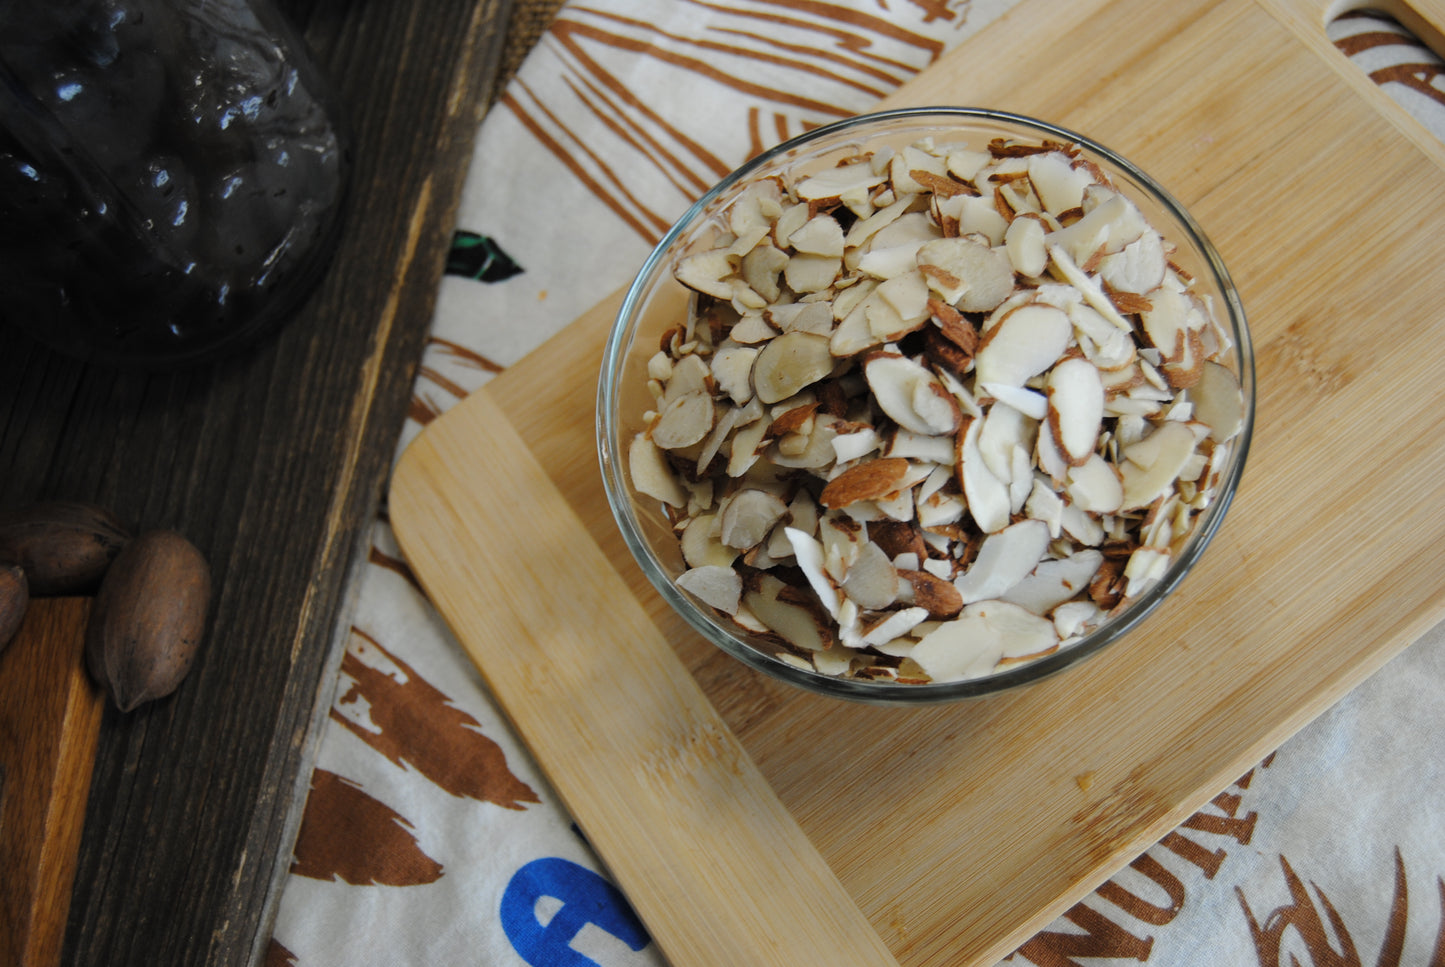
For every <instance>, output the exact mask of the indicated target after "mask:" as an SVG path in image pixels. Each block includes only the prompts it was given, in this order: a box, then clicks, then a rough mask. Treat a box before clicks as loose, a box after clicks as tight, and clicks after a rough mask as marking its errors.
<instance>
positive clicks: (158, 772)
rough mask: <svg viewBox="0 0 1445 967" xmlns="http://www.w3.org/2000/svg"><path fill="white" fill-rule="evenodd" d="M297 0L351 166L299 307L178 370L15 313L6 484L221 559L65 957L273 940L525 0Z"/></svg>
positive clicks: (91, 842) (121, 784)
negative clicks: (274, 328) (351, 601)
mask: <svg viewBox="0 0 1445 967" xmlns="http://www.w3.org/2000/svg"><path fill="white" fill-rule="evenodd" d="M284 6H285V7H286V8H287V9H288V11H289V12H291V13H292V14H293V15H294V17H295V19H296V21H297V23H298V25H299V26H301V27H303V28H304V30H305V35H306V37H307V39H308V41H309V42H310V43H311V45H312V47H313V48H314V50H315V51H316V55H317V59H318V60H319V62H320V63H321V64H322V66H323V68H324V69H325V70H326V71H327V73H328V74H329V76H330V79H331V81H332V83H333V85H334V87H335V88H336V89H337V92H338V95H339V101H340V103H341V105H342V109H343V111H344V112H345V115H346V120H347V121H348V122H349V124H350V127H351V131H352V135H353V145H354V148H353V153H354V158H355V165H356V167H355V177H354V181H353V183H352V194H351V198H350V201H349V210H348V212H347V215H346V219H347V220H346V225H345V230H344V238H343V241H342V244H341V248H340V250H339V252H338V254H337V257H336V259H335V261H334V262H333V264H332V266H331V269H330V271H329V274H328V275H327V277H326V278H325V280H324V281H323V282H322V284H321V287H320V288H319V289H318V291H316V292H315V293H314V295H313V297H312V298H311V299H310V301H309V302H308V303H307V305H306V306H305V307H304V308H303V310H302V311H301V312H300V313H299V314H298V315H297V317H296V318H295V319H293V320H292V322H291V323H290V324H289V325H288V326H287V327H286V328H285V329H283V330H282V331H281V332H280V333H279V334H277V335H276V336H275V337H274V338H271V339H269V340H267V341H266V342H264V343H263V344H261V345H259V346H257V347H255V349H254V350H252V351H250V352H248V353H246V354H244V355H242V356H238V357H235V358H231V359H228V360H225V361H222V362H218V363H215V364H210V365H206V366H202V367H198V368H194V369H190V370H186V371H182V372H175V373H167V374H161V375H144V374H137V373H117V372H112V371H107V370H103V369H99V368H96V367H92V366H87V365H82V364H79V363H76V362H73V361H71V360H68V359H63V358H60V357H58V356H56V355H54V354H53V353H51V352H49V351H48V350H45V349H42V348H39V347H37V346H35V345H33V344H31V343H30V342H28V341H26V340H24V339H23V338H22V337H21V336H20V335H18V334H16V333H14V332H11V331H8V330H7V331H0V467H3V468H4V473H0V506H7V507H10V506H17V505H20V504H23V503H27V502H29V501H32V500H36V499H41V498H69V499H84V500H93V501H96V502H99V503H101V504H104V505H106V506H109V507H111V508H113V509H114V510H115V511H117V512H118V513H119V514H120V515H121V516H122V518H124V519H126V520H127V521H129V522H130V523H132V524H134V525H138V526H146V527H158V526H164V527H170V528H174V529H176V530H179V531H181V532H182V533H184V534H185V535H186V536H187V537H189V538H190V539H191V540H192V541H193V542H194V543H195V544H196V545H197V546H198V547H199V548H200V549H201V550H202V551H203V552H204V553H205V554H206V556H207V558H208V559H209V561H210V563H211V566H212V570H213V574H214V578H215V588H216V592H215V595H214V597H213V601H212V609H211V618H210V622H209V626H208V630H207V634H206V640H205V643H204V646H203V649H202V652H201V654H200V656H199V657H198V660H197V663H196V666H195V667H194V668H193V669H192V671H191V674H190V676H189V677H188V679H187V680H186V682H185V683H184V684H183V686H182V688H181V689H180V691H179V692H178V693H177V694H176V695H174V696H173V697H171V698H169V699H166V700H164V701H161V702H158V703H155V704H154V705H151V706H147V707H143V708H141V709H139V710H137V711H135V712H133V713H131V714H129V715H119V714H117V713H116V712H115V711H114V709H107V710H106V713H105V717H104V720H103V724H102V726H101V729H100V735H99V748H98V752H97V756H96V764H95V770H94V780H93V782H92V785H91V793H90V797H89V802H88V807H87V818H86V822H85V832H84V836H83V838H82V842H81V847H80V854H79V861H78V868H77V875H76V886H75V891H74V897H73V902H72V903H71V906H70V917H69V924H68V928H67V930H66V941H65V961H66V962H67V963H74V964H94V965H105V967H120V965H125V964H146V965H152V964H166V965H172V964H174V965H187V967H191V965H199V964H236V965H241V964H252V963H257V962H259V960H260V957H261V956H262V953H263V952H264V947H265V944H266V942H267V941H268V940H269V938H270V927H271V921H272V919H273V917H274V912H275V907H276V900H277V898H278V896H279V891H280V884H281V882H282V880H283V878H284V876H285V874H286V871H287V868H288V866H289V863H290V851H291V844H292V842H293V841H294V838H295V830H296V824H297V823H298V822H299V815H300V808H301V805H302V804H303V802H304V796H305V789H306V783H307V780H308V779H309V775H310V766H309V762H310V757H311V755H312V752H313V746H314V741H315V738H316V736H317V735H318V733H319V729H318V725H319V723H320V722H322V721H324V719H325V715H326V711H327V709H328V708H329V706H330V702H331V692H332V690H333V689H334V686H335V682H336V664H337V662H338V661H339V655H340V651H339V648H338V645H337V643H338V641H339V640H341V639H339V638H338V637H337V636H338V632H339V631H341V632H344V630H345V628H344V621H343V620H342V619H343V618H344V616H345V614H346V612H347V603H346V601H345V600H344V595H345V591H346V588H347V586H348V584H347V578H348V576H349V574H350V573H351V571H352V569H353V566H354V565H355V564H356V562H358V561H359V560H361V559H363V558H364V554H359V553H358V552H359V551H361V550H363V549H364V548H363V545H364V543H365V542H366V540H367V539H368V537H369V527H370V524H371V521H372V520H373V519H374V516H375V512H376V507H377V505H378V501H379V499H380V495H381V489H382V486H383V482H384V480H385V476H386V474H387V471H388V470H389V468H390V464H391V460H392V457H393V455H394V448H395V445H396V440H397V436H398V434H399V432H400V429H401V426H402V421H403V419H404V417H405V413H406V408H407V404H408V401H409V397H410V389H411V385H412V382H413V377H414V374H415V367H416V365H417V362H418V360H419V358H420V354H421V349H422V346H423V343H424V340H425V335H426V329H427V326H428V324H429V322H430V320H431V314H432V308H433V305H434V300H435V294H436V289H437V285H438V282H439V280H440V278H441V274H442V270H443V266H444V262H445V256H446V248H447V245H448V242H449V239H450V234H451V230H452V226H453V222H454V213H455V207H456V204H457V200H458V198H459V195H460V189H461V183H462V179H463V178H464V177H465V174H466V170H467V162H468V160H469V158H470V154H471V142H472V140H473V138H474V135H475V132H476V128H477V124H478V122H479V120H480V116H481V112H482V110H483V108H484V107H485V106H486V104H487V103H488V102H489V99H490V96H491V88H492V81H493V78H494V76H495V70H496V66H497V62H498V57H499V48H500V45H501V41H502V38H503V35H504V33H505V30H506V27H507V14H508V11H509V9H510V6H511V4H510V2H509V0H443V2H439V3H427V4H389V3H364V4H356V3H347V2H345V0H294V2H290V3H287V4H285V5H284ZM3 700H4V701H6V702H9V701H10V700H11V699H10V696H9V695H6V696H5V697H4V699H3ZM9 872H10V871H9V870H7V871H6V875H7V876H8V875H9Z"/></svg>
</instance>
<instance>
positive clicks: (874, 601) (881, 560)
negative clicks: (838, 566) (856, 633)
mask: <svg viewBox="0 0 1445 967" xmlns="http://www.w3.org/2000/svg"><path fill="white" fill-rule="evenodd" d="M898 581H899V578H898V570H897V569H896V568H895V567H894V566H893V561H892V560H891V559H890V558H889V557H888V555H887V554H885V553H884V552H883V549H882V548H880V547H879V546H878V545H877V544H874V543H873V542H872V541H864V542H863V544H862V546H860V547H859V548H858V558H857V560H855V561H854V562H853V563H852V564H851V565H850V566H849V567H848V572H847V574H846V575H845V576H844V578H843V593H844V594H846V595H847V596H848V597H849V598H850V599H851V600H852V601H853V602H854V603H856V604H857V605H858V607H860V608H866V609H868V610H869V611H881V610H883V609H884V608H886V607H888V606H890V605H891V604H893V602H894V601H896V600H898ZM923 614H924V615H926V614H927V612H924V613H923ZM921 620H923V619H922V616H920V617H919V619H918V621H921ZM918 621H914V622H913V624H917V623H918ZM911 627H913V625H909V626H908V628H911ZM908 628H904V629H903V631H906V630H908ZM903 631H899V632H897V633H896V634H903ZM889 637H890V638H891V637H895V635H890V636H889Z"/></svg>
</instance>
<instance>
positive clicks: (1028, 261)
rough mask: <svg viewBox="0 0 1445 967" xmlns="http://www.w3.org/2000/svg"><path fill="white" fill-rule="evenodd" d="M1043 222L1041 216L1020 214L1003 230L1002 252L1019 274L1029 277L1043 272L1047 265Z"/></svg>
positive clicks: (1047, 252) (1047, 253)
mask: <svg viewBox="0 0 1445 967" xmlns="http://www.w3.org/2000/svg"><path fill="white" fill-rule="evenodd" d="M1045 234H1046V232H1045V229H1044V222H1043V219H1041V218H1034V217H1031V216H1027V215H1025V216H1020V217H1019V218H1015V219H1014V220H1013V221H1011V222H1009V226H1008V230H1007V231H1005V232H1004V236H1003V243H1004V252H1005V254H1007V255H1008V260H1009V263H1010V264H1011V265H1012V266H1013V269H1014V271H1015V272H1017V273H1018V274H1019V275H1024V276H1028V277H1030V278H1033V277H1036V276H1040V275H1043V274H1044V270H1045V269H1046V268H1048V267H1049V250H1048V247H1047V246H1046V245H1045V244H1044V235H1045Z"/></svg>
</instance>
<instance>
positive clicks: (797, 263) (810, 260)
mask: <svg viewBox="0 0 1445 967" xmlns="http://www.w3.org/2000/svg"><path fill="white" fill-rule="evenodd" d="M842 268H843V260H842V259H840V258H838V257H836V256H832V255H806V254H802V255H794V256H792V257H791V258H789V259H788V264H787V265H786V266H784V267H783V278H784V280H785V281H787V283H788V288H790V289H792V290H793V291H794V292H797V293H805V292H822V291H823V290H825V289H827V288H828V287H829V286H831V285H832V284H833V280H834V279H836V278H837V277H838V273H839V272H840V271H841V270H842Z"/></svg>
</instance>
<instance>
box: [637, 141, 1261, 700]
mask: <svg viewBox="0 0 1445 967" xmlns="http://www.w3.org/2000/svg"><path fill="white" fill-rule="evenodd" d="M980 147H981V150H980V148H978V147H970V146H969V145H967V144H966V143H958V142H952V143H946V144H945V143H941V142H940V143H935V142H934V141H933V140H931V139H930V140H923V141H919V142H917V143H915V144H912V145H909V146H908V147H904V148H902V149H901V150H894V149H890V148H884V149H880V150H877V151H873V152H867V153H859V154H858V155H856V156H854V157H850V158H847V159H845V160H843V161H842V162H840V163H839V164H838V165H837V166H836V167H832V168H828V169H826V170H823V171H820V172H816V173H812V174H800V175H797V176H787V175H785V176H782V177H775V178H769V179H766V180H762V181H758V182H756V183H754V184H752V185H751V186H749V187H748V188H747V189H746V190H744V191H743V192H742V194H741V195H740V196H739V197H738V198H737V199H736V200H735V201H734V202H733V203H732V204H731V206H730V207H729V208H728V210H727V214H726V219H727V225H726V231H724V232H723V233H722V235H721V237H720V238H718V239H717V241H716V244H715V246H714V247H712V248H710V249H708V250H706V251H702V252H699V253H695V254H691V255H689V256H687V257H684V258H682V259H681V260H680V261H679V262H678V264H677V265H676V267H675V275H676V278H677V279H678V280H679V281H680V282H682V283H683V284H684V285H686V286H687V287H688V288H690V289H692V290H694V291H695V293H696V295H695V297H694V299H693V301H692V305H691V309H690V311H689V314H688V317H687V318H686V319H679V320H678V324H677V325H676V326H675V327H673V328H671V329H670V330H669V331H668V332H667V333H666V334H665V335H664V336H663V338H662V340H661V346H660V348H659V350H658V352H657V353H656V354H655V355H654V356H652V358H651V359H650V361H649V362H648V376H649V384H648V385H649V389H650V390H651V393H652V397H653V399H654V401H655V406H654V408H653V409H652V410H650V411H649V412H648V413H646V414H645V415H644V422H645V425H646V429H645V430H644V431H643V432H641V433H638V434H637V435H636V437H635V438H634V439H633V440H632V442H631V445H630V448H629V463H630V473H631V478H632V482H633V486H634V487H635V488H636V489H637V490H638V491H639V492H640V493H642V494H645V495H648V496H649V497H652V498H655V499H657V500H659V501H661V502H662V503H663V504H665V505H666V507H667V510H668V513H669V518H670V519H671V520H672V521H673V522H674V525H675V530H676V533H677V535H678V539H679V541H680V544H681V551H682V555H683V558H684V560H685V561H686V565H687V568H688V569H687V570H686V572H685V573H683V574H682V575H681V576H680V577H679V578H678V579H677V584H678V586H679V587H681V588H682V589H683V590H685V591H687V592H688V593H690V594H691V595H693V596H694V597H695V598H696V599H698V600H699V601H701V602H703V603H704V604H705V605H707V606H708V607H710V608H712V609H715V611H716V612H717V613H718V614H720V615H721V616H724V617H725V618H726V619H728V620H730V621H732V622H734V623H735V624H736V625H737V626H738V627H739V628H741V629H742V630H743V631H745V632H747V633H749V634H752V635H754V636H762V637H763V639H764V640H766V641H772V642H776V644H777V646H778V647H777V653H778V657H779V658H781V659H782V660H784V661H787V662H790V663H793V664H796V665H799V666H801V667H805V668H808V669H812V670H816V671H818V672H821V673H823V674H825V675H830V676H842V677H848V678H856V679H871V680H886V681H895V682H900V683H924V682H930V681H932V682H946V681H957V680H962V679H968V678H974V677H978V676H983V675H988V674H990V673H992V672H993V671H995V670H996V669H999V668H1001V667H1007V666H1010V665H1015V664H1018V663H1022V662H1027V661H1031V660H1034V659H1037V658H1039V657H1041V656H1043V655H1047V654H1050V653H1052V652H1054V651H1056V650H1057V649H1059V648H1063V647H1067V646H1068V645H1069V644H1071V643H1072V642H1074V641H1077V640H1078V639H1079V638H1080V637H1081V636H1082V635H1084V634H1085V633H1087V632H1088V631H1090V630H1092V629H1094V628H1095V627H1097V626H1098V625H1099V624H1100V623H1101V622H1103V621H1105V620H1106V619H1107V618H1108V617H1110V616H1111V615H1113V614H1117V613H1118V612H1119V611H1120V610H1121V609H1123V608H1124V607H1126V606H1127V605H1128V604H1129V603H1130V602H1131V601H1132V600H1134V599H1135V598H1137V597H1138V595H1140V594H1141V593H1142V592H1143V591H1145V590H1146V589H1147V588H1149V587H1150V586H1151V585H1153V584H1154V583H1156V582H1157V581H1158V580H1159V579H1160V578H1161V577H1162V576H1163V574H1164V573H1165V571H1166V569H1167V568H1168V566H1169V564H1170V562H1171V560H1173V558H1174V556H1175V555H1176V554H1177V553H1178V552H1179V549H1180V547H1181V545H1182V543H1183V542H1184V541H1185V539H1186V538H1187V537H1188V536H1189V534H1190V532H1191V530H1192V529H1193V527H1194V526H1195V523H1196V521H1197V520H1198V517H1199V515H1200V513H1201V512H1202V511H1203V510H1204V509H1205V508H1206V507H1208V506H1209V505H1210V503H1211V501H1212V500H1213V499H1214V498H1215V496H1216V493H1217V489H1218V486H1219V483H1220V479H1221V476H1222V474H1223V472H1224V468H1225V467H1226V465H1227V463H1228V460H1229V453H1230V440H1231V439H1232V438H1233V437H1235V435H1236V434H1237V433H1238V432H1239V430H1240V426H1241V421H1242V418H1243V412H1244V407H1243V396H1242V393H1241V391H1240V384H1239V381H1238V379H1237V378H1236V376H1235V374H1234V372H1233V371H1232V370H1231V369H1230V368H1229V367H1228V366H1227V365H1226V362H1227V359H1228V357H1229V351H1230V349H1231V346H1232V340H1231V337H1230V333H1229V331H1228V330H1227V329H1225V328H1224V327H1223V326H1221V324H1220V323H1219V321H1218V320H1217V319H1216V317H1215V315H1214V313H1213V311H1212V306H1211V304H1210V300H1209V299H1208V297H1207V296H1201V295H1199V294H1198V293H1197V292H1196V291H1195V287H1194V283H1193V279H1192V278H1191V277H1190V275H1189V274H1188V273H1187V272H1185V271H1184V270H1183V269H1182V268H1181V267H1180V266H1178V265H1177V264H1175V263H1174V262H1173V261H1172V259H1171V256H1172V254H1173V251H1174V249H1173V246H1172V245H1171V243H1170V242H1169V241H1168V240H1167V239H1165V238H1163V237H1162V236H1161V235H1160V234H1159V232H1158V231H1156V229H1155V228H1154V227H1153V226H1151V225H1150V224H1149V223H1148V222H1147V221H1146V219H1145V218H1144V216H1143V215H1142V213H1141V212H1140V211H1139V209H1138V208H1137V207H1136V206H1135V205H1134V203H1133V202H1132V201H1130V200H1129V199H1128V198H1127V197H1126V196H1125V195H1124V194H1122V193H1121V192H1120V191H1119V190H1118V189H1117V188H1116V187H1115V186H1114V184H1113V183H1112V181H1111V180H1110V179H1109V178H1108V176H1107V175H1106V174H1105V173H1104V172H1103V171H1102V170H1101V169H1100V168H1099V167H1098V166H1097V165H1096V164H1094V163H1092V162H1091V161H1089V160H1087V159H1085V158H1084V157H1082V156H1081V153H1080V151H1079V150H1078V149H1077V148H1076V147H1075V146H1073V145H1065V144H1059V143H1054V142H1042V143H1037V142H1023V141H1004V140H998V139H996V140H993V141H991V142H989V143H988V144H987V145H986V146H980Z"/></svg>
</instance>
